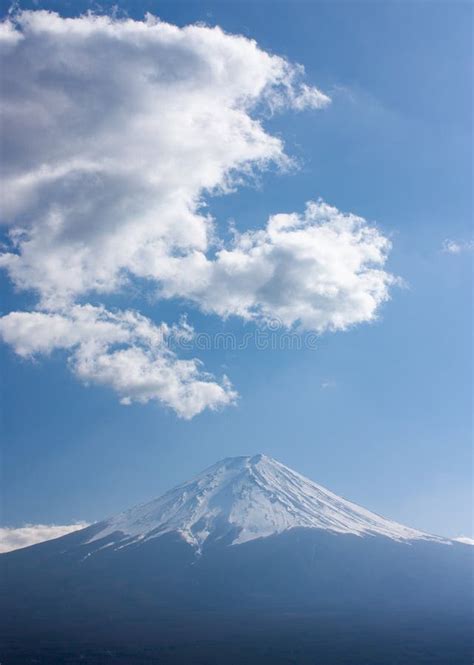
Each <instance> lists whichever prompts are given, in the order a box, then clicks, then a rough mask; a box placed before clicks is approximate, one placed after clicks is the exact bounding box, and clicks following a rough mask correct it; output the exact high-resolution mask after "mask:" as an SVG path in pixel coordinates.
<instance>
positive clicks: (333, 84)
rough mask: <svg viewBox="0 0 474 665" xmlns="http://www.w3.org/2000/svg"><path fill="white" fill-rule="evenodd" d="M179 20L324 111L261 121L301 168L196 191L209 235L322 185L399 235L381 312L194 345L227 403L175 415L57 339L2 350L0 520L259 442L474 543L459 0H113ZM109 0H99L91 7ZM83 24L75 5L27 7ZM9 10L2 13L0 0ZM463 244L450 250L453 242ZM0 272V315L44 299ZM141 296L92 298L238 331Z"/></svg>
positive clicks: (154, 488) (103, 496) (101, 510)
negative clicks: (136, 397) (295, 81)
mask: <svg viewBox="0 0 474 665" xmlns="http://www.w3.org/2000/svg"><path fill="white" fill-rule="evenodd" d="M113 4H117V5H118V6H119V7H121V8H124V9H126V10H127V11H128V13H129V14H130V15H131V16H133V17H135V18H138V19H141V18H142V17H143V15H144V13H145V12H146V11H152V12H153V13H154V14H156V15H158V16H160V17H161V18H162V19H163V20H166V21H169V22H171V23H175V24H177V25H179V26H182V25H185V24H188V23H193V22H196V21H203V22H206V23H208V24H211V25H214V24H218V25H220V26H221V27H222V28H224V29H225V30H226V31H227V32H230V33H239V34H243V35H245V36H247V37H251V38H253V39H255V40H256V41H257V43H258V44H259V46H260V47H261V48H263V49H265V50H267V51H269V52H271V53H275V54H278V55H283V56H285V57H287V58H288V59H289V60H290V61H292V62H298V63H301V64H303V65H304V67H305V69H306V80H307V82H308V83H309V84H312V85H316V86H317V87H318V88H319V89H321V90H323V91H325V92H327V93H328V94H329V95H330V96H331V98H332V104H331V105H330V106H329V107H328V108H326V109H324V110H321V111H316V112H312V111H303V112H302V113H299V114H297V113H284V114H280V115H277V116H275V117H272V118H268V120H267V121H266V122H265V126H266V128H267V130H268V131H269V132H270V133H271V134H275V135H278V136H281V137H282V138H283V139H284V140H285V144H286V151H287V153H288V154H290V155H292V156H294V157H296V158H297V160H298V162H299V165H300V166H299V169H297V170H294V171H292V172H290V173H277V172H275V170H274V169H273V170H270V171H269V172H267V173H265V174H264V175H263V176H262V177H261V179H260V182H259V184H258V186H255V185H250V186H243V187H240V188H238V190H237V191H235V192H233V193H231V194H228V195H223V196H219V197H210V198H209V199H208V204H209V210H210V212H211V213H212V214H213V215H214V217H215V218H216V219H217V220H218V223H219V225H220V226H221V227H222V233H224V232H225V231H224V229H225V228H226V225H227V223H228V220H229V219H233V220H234V221H235V224H236V226H237V227H238V228H240V229H249V228H250V229H251V228H255V227H258V226H260V225H261V224H262V223H263V222H264V220H266V219H267V217H268V216H269V215H271V214H273V213H277V212H292V211H302V210H303V208H304V203H305V202H306V201H307V200H310V199H313V200H315V199H317V198H318V197H322V198H323V199H324V200H325V201H327V202H328V203H330V204H331V205H334V206H337V208H338V209H339V210H342V211H351V212H353V213H355V214H357V215H360V216H362V217H364V218H365V219H366V220H369V222H371V223H372V222H376V223H377V226H378V228H379V229H380V230H381V232H383V234H384V235H386V236H388V237H390V239H391V241H392V244H393V248H392V251H391V252H390V255H389V259H388V262H387V266H386V267H387V269H388V270H390V272H391V273H393V274H395V275H397V276H400V277H401V278H402V279H403V280H404V282H405V285H404V286H398V287H394V288H393V289H391V300H390V301H389V302H387V303H384V304H383V305H382V306H381V308H380V311H379V317H378V320H377V321H376V322H373V323H362V324H360V325H358V326H356V327H354V328H352V329H351V330H349V331H345V332H335V333H325V334H322V335H321V337H320V339H319V342H318V345H317V348H316V349H306V350H300V351H296V350H292V351H281V350H280V351H275V350H271V349H267V350H258V349H255V348H254V347H252V346H251V347H250V348H248V349H246V350H241V351H230V352H226V351H223V350H219V349H214V350H212V351H206V352H202V353H201V354H200V358H201V359H202V360H203V361H204V363H205V366H206V369H207V370H209V371H211V372H213V373H214V374H216V375H220V374H222V372H225V373H226V374H227V375H228V376H229V377H230V378H231V380H232V383H233V385H234V386H235V387H236V389H237V390H238V392H239V395H240V398H239V400H238V403H237V405H236V406H229V407H226V408H224V409H222V410H220V411H218V412H211V411H204V412H203V413H201V414H199V415H197V416H195V417H194V418H193V419H191V420H183V419H180V418H178V417H177V416H176V414H175V413H174V412H173V411H171V410H166V409H164V408H161V407H160V406H159V405H158V404H156V403H155V402H149V403H147V404H140V403H134V404H132V405H130V406H123V405H121V404H120V403H119V401H118V399H117V396H116V395H115V394H114V392H113V391H111V390H110V389H109V388H107V387H98V386H96V385H90V386H88V387H85V386H84V385H83V384H82V383H81V382H80V381H78V380H77V379H76V378H75V377H74V376H73V375H72V374H71V372H70V371H69V370H68V367H67V364H66V363H65V356H64V355H63V354H62V353H61V352H57V353H54V354H53V355H52V356H51V357H49V358H44V357H40V358H38V359H37V360H36V361H34V362H31V361H29V360H27V359H22V358H19V357H18V356H16V355H15V354H14V353H13V351H12V349H11V348H10V347H8V346H6V345H2V346H0V363H1V369H2V439H3V480H2V485H3V490H2V495H3V504H4V510H3V518H2V519H3V522H4V524H7V525H12V526H16V525H21V524H23V523H58V524H67V523H69V522H73V521H75V520H79V519H82V520H86V521H93V520H97V519H99V518H102V517H105V516H107V515H109V514H112V513H114V512H117V511H119V510H122V509H124V508H126V507H129V506H131V505H133V504H135V503H138V502H141V501H144V500H147V499H149V498H152V497H154V496H156V495H159V494H160V493H162V492H163V491H165V490H166V489H168V488H170V487H172V486H173V485H175V484H176V483H178V482H181V481H184V480H185V479H187V478H189V477H190V476H192V475H193V474H195V473H197V472H198V471H200V470H201V469H203V468H204V467H206V466H208V465H210V464H212V463H213V462H215V461H216V460H217V459H220V458H224V457H227V456H233V455H242V454H251V453H254V452H263V453H265V454H268V455H270V456H272V457H275V458H276V459H278V460H280V461H281V462H283V463H285V464H287V465H288V466H290V467H293V468H294V469H296V470H298V471H300V472H301V473H303V474H305V475H307V476H309V477H310V478H312V479H314V480H315V481H317V482H319V483H320V484H322V485H325V486H327V487H329V488H330V489H332V490H333V491H335V492H337V493H339V494H341V495H343V496H345V497H346V498H349V499H351V500H353V501H355V502H357V503H359V504H362V505H364V506H366V507H368V508H370V509H372V510H374V511H375V512H378V513H380V514H383V515H385V516H387V517H390V518H393V519H396V520H398V521H400V522H403V523H406V524H408V525H410V526H413V527H417V528H420V529H424V530H427V531H431V532H434V533H438V534H441V535H447V536H458V535H461V534H462V535H472V513H471V505H472V448H471V399H472V392H471V378H472V375H471V372H472V347H471V334H472V318H471V317H472V315H471V305H472V292H471V286H470V284H471V262H472V249H470V248H469V243H470V242H471V241H472V228H471V223H472V194H471V179H472V35H471V29H472V7H471V6H470V5H469V4H468V3H448V2H445V3H428V2H416V3H410V4H409V3H401V2H394V3H383V4H382V3H375V2H367V3H361V2H347V3H337V2H336V3H332V2H331V3H329V2H327V3H319V2H278V3H274V2H271V3H270V2H263V1H261V2H243V1H240V2H224V1H222V2H214V3H213V2H206V1H203V2H199V3H188V2H133V3H131V2H130V3H127V2H118V3H115V2H114V3H113ZM101 5H102V7H105V8H106V7H107V6H108V3H101ZM29 6H31V7H34V8H37V7H41V8H47V9H53V10H55V11H58V12H60V13H61V14H63V15H77V14H79V13H81V12H82V11H83V10H85V9H87V8H89V7H92V6H93V5H92V4H89V3H86V2H69V3H68V2H35V3H26V2H24V3H22V7H25V8H27V7H29ZM2 7H3V11H4V12H5V11H6V9H7V7H8V4H7V3H3V2H2ZM447 240H448V241H451V242H453V243H456V244H458V245H459V248H460V251H458V252H456V251H454V252H453V251H451V252H450V251H446V244H445V243H446V241H447ZM1 278H2V303H3V304H2V305H1V313H2V314H7V313H8V312H10V311H13V310H24V309H27V308H28V307H30V306H32V304H33V303H34V302H35V299H34V297H33V295H32V294H31V293H30V292H28V291H27V292H18V291H16V290H15V289H14V288H13V286H12V284H11V282H10V281H9V280H8V278H7V276H6V275H5V274H2V275H1ZM149 295H150V294H149V293H147V290H146V289H144V290H143V291H137V292H135V293H134V295H133V298H132V297H131V296H130V293H125V294H124V293H121V294H120V295H114V296H110V297H101V298H100V302H102V303H104V304H105V305H106V306H107V307H121V308H123V307H129V306H133V307H137V308H139V309H140V311H141V312H142V313H143V314H145V315H146V316H148V317H149V318H150V319H152V320H156V321H161V320H165V321H169V322H170V323H172V322H173V321H176V320H177V319H178V318H179V316H180V315H181V314H184V313H187V315H188V321H189V322H190V323H191V324H192V325H193V326H194V327H195V328H196V330H200V331H202V330H207V331H210V332H219V331H231V332H234V333H235V334H236V335H238V336H239V335H242V334H243V332H245V331H247V330H251V329H253V327H254V324H252V323H246V324H244V323H242V321H241V320H240V319H238V318H236V317H232V318H230V319H228V320H226V321H223V320H222V319H221V318H218V317H217V316H216V315H212V314H210V315H206V314H203V313H200V312H199V311H198V309H197V308H195V307H193V306H191V305H190V304H189V303H188V302H185V301H182V300H178V299H174V300H168V301H160V303H159V304H157V303H156V302H155V301H153V300H152V299H151V298H150V297H149Z"/></svg>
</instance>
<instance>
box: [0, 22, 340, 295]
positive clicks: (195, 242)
mask: <svg viewBox="0 0 474 665" xmlns="http://www.w3.org/2000/svg"><path fill="white" fill-rule="evenodd" d="M14 28H16V32H14ZM4 34H5V35H7V39H6V40H4V41H6V48H5V49H4V51H3V58H2V59H3V66H2V71H3V90H2V97H3V102H2V106H1V122H2V129H3V135H4V142H5V146H4V152H3V158H2V170H3V173H2V176H3V180H4V191H5V196H4V201H3V213H2V218H3V220H5V221H6V222H7V224H9V225H12V226H13V230H12V232H11V236H10V237H11V243H12V247H11V249H10V251H7V252H5V253H4V254H3V256H2V257H1V258H0V265H3V267H4V268H5V269H6V270H7V271H8V273H9V275H10V277H11V279H12V280H13V281H14V283H15V284H16V285H17V286H18V287H19V288H32V289H35V290H36V291H38V293H39V294H40V296H41V299H42V303H43V305H44V306H47V307H55V306H57V305H58V304H59V305H64V303H65V302H67V301H68V300H69V301H70V300H72V299H74V298H75V297H77V296H78V295H82V294H85V293H87V292H89V291H92V290H94V291H97V292H110V291H113V290H116V289H117V288H118V287H119V286H120V285H122V284H123V283H124V282H125V281H126V279H127V276H128V275H130V274H132V275H135V276H138V277H150V278H154V279H160V278H161V276H162V275H163V273H166V270H167V264H168V262H169V261H170V260H171V259H172V257H173V256H175V255H176V254H179V255H182V254H185V255H188V254H189V255H190V256H192V255H193V252H195V251H201V252H202V251H206V250H207V248H208V246H209V244H210V242H211V240H212V235H213V228H212V226H213V225H212V220H211V219H210V218H209V217H208V216H206V215H205V214H204V213H203V211H202V197H203V195H204V194H205V193H206V192H215V191H216V190H220V191H226V190H229V189H230V188H232V187H233V186H235V184H236V183H237V182H238V181H239V179H241V178H242V177H245V176H249V175H251V173H252V171H254V170H255V169H260V168H264V167H266V166H268V164H269V163H270V162H274V163H276V164H278V165H285V164H286V163H287V162H288V159H287V157H286V156H285V154H284V151H283V144H282V141H281V140H280V139H279V138H276V137H274V136H271V135H270V134H268V133H267V132H266V131H265V130H264V128H263V126H262V124H261V122H260V121H259V120H258V114H257V106H258V105H260V106H261V105H266V106H267V108H268V107H270V108H271V109H277V108H281V107H285V106H286V107H292V108H296V109H300V108H303V107H312V108H319V107H322V106H324V105H326V104H327V103H328V102H329V99H328V97H326V96H325V95H324V94H323V93H321V92H320V91H318V90H316V89H315V88H311V87H309V86H307V85H306V84H303V83H302V80H301V79H302V76H303V71H302V68H301V67H299V66H294V65H291V64H290V63H288V62H287V61H286V60H284V59H282V58H280V57H278V56H275V55H269V54H268V53H266V52H264V51H262V50H261V49H259V48H258V46H257V45H256V43H255V42H254V41H252V40H250V39H246V38H244V37H240V36H234V35H229V34H226V33H224V32H223V31H222V30H221V29H220V28H209V27H205V26H196V25H194V26H187V27H184V28H178V27H176V26H174V25H170V24H167V23H163V22H160V21H158V20H157V19H155V18H154V17H152V16H148V18H147V20H146V21H144V22H142V21H133V20H131V19H127V20H117V19H113V18H111V17H107V16H93V15H87V16H82V17H80V18H74V19H65V18H61V17H60V16H58V15H57V14H54V13H51V12H46V11H37V12H28V11H26V12H20V13H19V14H18V15H17V16H16V18H14V19H10V18H9V19H7V22H6V24H5V26H4ZM12 34H15V35H16V39H12V37H11V35H12ZM20 35H21V38H20V37H19V36H20Z"/></svg>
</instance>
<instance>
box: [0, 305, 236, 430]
mask: <svg viewBox="0 0 474 665" xmlns="http://www.w3.org/2000/svg"><path fill="white" fill-rule="evenodd" d="M192 334H193V330H192V328H191V327H190V326H189V325H187V324H186V323H183V324H181V325H180V326H174V327H169V326H167V325H166V324H164V323H162V324H161V325H159V326H157V325H154V324H153V323H152V322H151V321H150V320H149V319H147V318H145V317H144V316H141V315H140V314H138V313H137V312H133V311H130V310H129V311H119V312H110V311H107V310H106V309H104V308H103V307H93V306H92V305H82V306H81V305H75V306H72V307H71V308H69V309H68V310H67V311H64V312H11V313H10V314H8V315H6V316H4V317H2V318H0V337H1V338H2V339H3V340H4V341H5V342H6V343H7V344H10V345H11V346H12V347H13V349H14V350H15V352H16V353H17V354H18V355H20V356H23V357H31V356H35V355H37V354H48V353H51V352H52V351H53V350H55V349H65V350H66V351H67V353H68V358H69V366H70V368H71V370H72V371H73V372H74V374H75V375H76V376H77V377H78V378H79V379H80V380H82V381H83V382H84V383H86V384H87V383H93V384H96V385H105V386H108V387H110V388H112V389H113V390H114V391H115V392H116V393H117V394H118V395H119V397H120V399H121V402H122V403H123V404H130V403H131V402H142V403H146V402H148V401H150V400H156V401H158V402H160V403H161V404H163V405H165V406H168V407H170V408H172V409H173V410H174V411H175V412H176V413H177V414H178V415H179V416H180V417H182V418H192V417H193V416H195V415H197V414H198V413H200V412H201V411H203V410H204V409H205V408H210V409H217V408H220V407H222V406H226V405H228V404H232V403H233V402H235V399H236V397H237V394H236V392H235V391H234V390H233V389H232V387H231V385H230V382H229V381H228V379H227V378H226V377H225V376H224V377H223V379H222V381H221V382H220V383H217V382H216V381H214V380H213V377H212V376H211V375H209V374H208V373H206V372H204V371H203V370H202V369H201V365H200V362H199V361H198V360H196V359H190V360H183V359H180V358H178V357H177V356H176V354H175V353H174V352H173V351H172V350H171V349H170V346H169V344H168V338H169V336H170V335H173V337H177V336H178V337H183V336H184V337H187V338H189V337H190V336H192Z"/></svg>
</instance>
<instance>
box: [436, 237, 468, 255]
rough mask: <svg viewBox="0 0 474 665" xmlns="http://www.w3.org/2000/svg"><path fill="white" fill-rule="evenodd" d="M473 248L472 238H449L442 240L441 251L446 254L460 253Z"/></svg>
mask: <svg viewBox="0 0 474 665" xmlns="http://www.w3.org/2000/svg"><path fill="white" fill-rule="evenodd" d="M473 249H474V240H467V241H464V240H450V239H448V238H447V239H446V240H445V241H444V242H443V252H446V253H447V254H461V252H470V251H472V250H473Z"/></svg>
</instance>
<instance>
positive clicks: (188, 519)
mask: <svg viewBox="0 0 474 665" xmlns="http://www.w3.org/2000/svg"><path fill="white" fill-rule="evenodd" d="M297 527H301V528H308V529H325V530H327V531H330V532H333V533H351V534H355V535H359V536H363V535H373V536H376V535H380V536H386V537H387V538H392V539H394V540H399V541H404V540H417V539H424V540H433V541H436V542H448V541H446V540H443V539H441V538H437V537H436V536H430V535H428V534H424V533H422V532H421V531H416V530H415V529H410V528H409V527H405V526H403V525H401V524H397V523H396V522H391V521H389V520H386V519H384V518H383V517H379V515H375V514H374V513H371V512H369V511H368V510H365V509H364V508H361V507H359V506H357V505H356V504H354V503H351V502H350V501H346V500H345V499H342V498H341V497H339V496H337V495H336V494H333V493H332V492H330V491H329V490H327V489H325V488H324V487H321V486H320V485H317V484H316V483H314V482H313V481H311V480H309V479H308V478H305V477H304V476H302V475H300V474H299V473H296V472H295V471H293V470H292V469H289V468H288V467H286V466H284V465H283V464H280V463H279V462H277V461H276V460H274V459H271V458H269V457H266V456H265V455H255V456H254V457H233V458H228V459H225V460H223V461H222V462H218V463H217V464H215V465H214V466H211V467H210V468H209V469H206V470H205V471H204V472H203V473H201V474H200V475H199V476H197V477H196V478H194V479H193V480H191V481H189V482H187V483H185V484H184V485H180V486H179V487H176V488H175V489H173V490H171V491H170V492H167V493H166V494H165V495H164V496H162V497H160V498H159V499H156V500H155V501H150V502H149V503H146V504H144V505H142V506H137V507H135V508H132V509H131V510H128V511H127V512H125V513H121V514H120V515H117V516H116V517H113V518H111V519H109V520H105V521H104V522H101V523H100V524H99V525H98V530H97V531H96V533H95V535H94V536H93V538H91V539H90V541H89V542H94V541H99V540H102V539H103V538H106V537H109V536H111V535H114V543H115V544H116V546H118V547H124V546H126V545H129V544H132V543H139V542H146V541H147V540H149V539H150V538H157V537H159V536H161V535H163V534H164V533H169V532H176V533H179V534H180V535H181V536H182V537H183V539H184V540H186V541H187V542H188V543H190V544H191V545H194V546H196V547H197V548H198V549H199V550H200V549H201V548H202V547H203V546H205V545H206V543H209V542H213V541H216V540H219V539H222V538H223V539H225V542H226V543H227V544H232V545H236V544H240V543H245V542H248V541H250V540H254V539H255V538H265V537H268V536H271V535H274V534H279V533H282V532H284V531H286V530H288V529H294V528H297Z"/></svg>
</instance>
